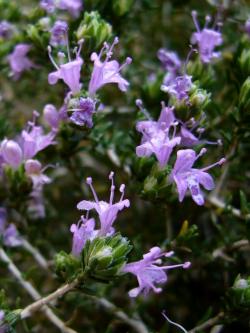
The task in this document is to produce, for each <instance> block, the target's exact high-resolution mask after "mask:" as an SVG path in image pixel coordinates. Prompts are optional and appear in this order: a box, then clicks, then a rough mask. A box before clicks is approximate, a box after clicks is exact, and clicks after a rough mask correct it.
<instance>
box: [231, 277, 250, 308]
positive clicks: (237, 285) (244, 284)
mask: <svg viewBox="0 0 250 333" xmlns="http://www.w3.org/2000/svg"><path fill="white" fill-rule="evenodd" d="M227 299H228V303H229V305H230V307H231V308H232V309H241V311H249V309H250V277H248V278H245V279H244V278H241V276H240V275H239V276H237V278H236V280H235V282H234V284H233V286H232V288H230V290H229V292H228V295H227Z"/></svg>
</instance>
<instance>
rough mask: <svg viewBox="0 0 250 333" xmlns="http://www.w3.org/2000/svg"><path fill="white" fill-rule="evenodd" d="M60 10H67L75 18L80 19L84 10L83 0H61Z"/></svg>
mask: <svg viewBox="0 0 250 333" xmlns="http://www.w3.org/2000/svg"><path fill="white" fill-rule="evenodd" d="M58 8H59V9H62V10H67V11H68V12H69V13H70V14H71V15H72V16H73V17H75V18H77V17H79V15H80V13H81V11H82V8H83V2H82V0H60V1H59V3H58Z"/></svg>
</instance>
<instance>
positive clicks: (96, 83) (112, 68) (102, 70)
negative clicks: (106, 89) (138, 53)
mask: <svg viewBox="0 0 250 333" xmlns="http://www.w3.org/2000/svg"><path fill="white" fill-rule="evenodd" d="M118 43H119V39H118V37H116V38H115V39H114V42H113V44H112V45H111V46H109V45H108V44H107V43H104V46H103V48H102V49H101V52H100V53H99V55H97V54H96V53H95V52H94V53H92V54H91V60H92V61H93V62H94V68H93V72H92V75H91V80H90V83H89V93H90V95H94V94H95V93H96V91H97V90H98V89H100V88H101V87H102V86H104V85H105V84H108V83H117V84H118V87H119V89H120V90H121V91H126V90H127V88H128V86H129V83H128V81H126V80H125V79H124V78H123V77H122V76H121V74H120V71H121V70H122V68H124V67H125V66H126V65H128V64H130V63H131V62H132V59H131V58H129V57H128V58H127V59H126V61H125V63H124V64H122V65H121V66H120V65H119V63H118V61H116V60H110V59H111V57H112V54H113V48H114V46H115V45H116V44H118ZM104 52H106V58H105V60H104V61H103V62H102V61H101V58H102V55H103V53H104Z"/></svg>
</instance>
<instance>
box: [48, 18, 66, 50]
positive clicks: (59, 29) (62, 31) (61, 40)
mask: <svg viewBox="0 0 250 333" xmlns="http://www.w3.org/2000/svg"><path fill="white" fill-rule="evenodd" d="M67 31H68V24H67V22H65V21H61V20H57V21H56V22H55V24H54V25H53V27H52V29H51V30H50V33H51V36H50V44H51V45H53V46H58V45H66V44H67V38H68V37H67Z"/></svg>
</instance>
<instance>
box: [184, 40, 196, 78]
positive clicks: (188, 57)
mask: <svg viewBox="0 0 250 333" xmlns="http://www.w3.org/2000/svg"><path fill="white" fill-rule="evenodd" d="M189 47H190V51H189V52H188V55H187V58H186V61H185V63H184V74H185V75H186V73H187V65H188V62H189V60H190V58H191V55H192V53H193V52H196V53H197V52H198V51H197V50H196V49H195V48H194V47H193V46H192V45H189Z"/></svg>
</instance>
